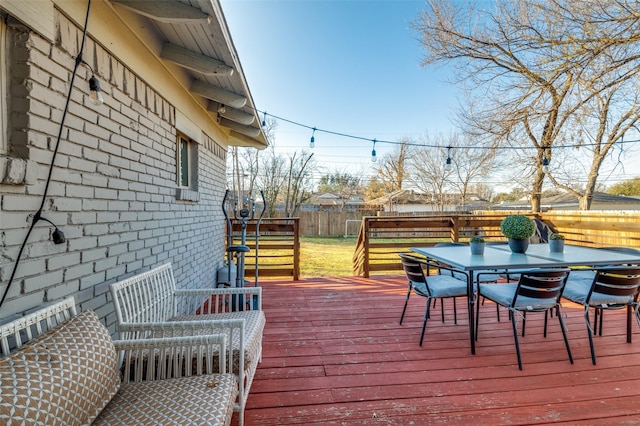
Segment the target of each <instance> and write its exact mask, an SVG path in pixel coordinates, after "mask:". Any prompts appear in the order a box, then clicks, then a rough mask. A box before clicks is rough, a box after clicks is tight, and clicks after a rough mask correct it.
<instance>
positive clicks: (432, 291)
mask: <svg viewBox="0 0 640 426" xmlns="http://www.w3.org/2000/svg"><path fill="white" fill-rule="evenodd" d="M399 256H400V259H401V261H402V269H403V270H404V272H405V274H406V276H407V281H408V289H407V297H406V299H405V302H404V308H403V309H402V315H401V316H400V324H402V321H403V319H404V314H405V312H406V310H407V305H408V303H409V297H410V296H411V293H412V292H415V294H417V295H418V296H421V297H425V298H426V309H425V313H424V322H423V323H422V334H421V335H420V346H422V342H423V340H424V332H425V329H426V328H427V320H428V319H429V318H430V314H431V299H435V300H437V299H447V298H453V300H454V304H453V312H454V323H455V324H457V323H458V319H457V315H456V305H455V298H456V297H466V296H467V281H466V280H464V281H463V280H459V279H457V278H454V277H452V276H450V275H443V274H437V275H429V271H430V270H431V268H438V269H448V268H445V267H443V266H441V265H438V264H436V263H435V262H433V261H430V260H428V259H419V258H416V257H414V256H410V255H407V254H404V253H400V254H399ZM425 269H426V271H427V274H426V275H425ZM442 322H444V308H443V309H442Z"/></svg>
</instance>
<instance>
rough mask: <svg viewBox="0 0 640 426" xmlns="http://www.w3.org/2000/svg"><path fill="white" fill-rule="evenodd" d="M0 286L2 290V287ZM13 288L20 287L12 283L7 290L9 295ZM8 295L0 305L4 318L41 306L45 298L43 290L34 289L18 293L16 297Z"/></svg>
mask: <svg viewBox="0 0 640 426" xmlns="http://www.w3.org/2000/svg"><path fill="white" fill-rule="evenodd" d="M14 286H15V287H14ZM0 288H1V289H2V291H3V292H4V288H3V287H0ZM15 288H18V289H19V288H20V287H19V286H16V285H15V283H14V284H13V286H12V288H11V290H9V295H11V294H12V293H13V291H14V289H15ZM9 295H8V296H7V299H6V300H5V302H4V304H3V305H2V315H3V317H4V318H10V317H12V316H14V315H17V314H22V313H23V312H28V311H33V310H35V309H38V308H42V305H43V304H44V300H45V292H44V290H40V291H35V292H33V293H30V294H20V295H19V296H18V297H10V296H9ZM4 322H5V321H4V320H3V321H2V323H4Z"/></svg>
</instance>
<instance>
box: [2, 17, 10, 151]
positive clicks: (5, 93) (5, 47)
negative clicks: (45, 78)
mask: <svg viewBox="0 0 640 426" xmlns="http://www.w3.org/2000/svg"><path fill="white" fill-rule="evenodd" d="M0 18H3V15H2V14H0ZM8 56H9V29H8V26H7V23H6V22H5V20H4V19H0V154H6V153H8V151H9V83H8V80H9V77H8V74H9V59H8Z"/></svg>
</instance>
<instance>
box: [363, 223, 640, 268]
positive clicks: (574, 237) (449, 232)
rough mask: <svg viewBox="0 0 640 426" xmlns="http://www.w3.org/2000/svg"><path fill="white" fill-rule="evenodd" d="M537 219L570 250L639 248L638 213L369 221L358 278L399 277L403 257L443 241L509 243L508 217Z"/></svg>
mask: <svg viewBox="0 0 640 426" xmlns="http://www.w3.org/2000/svg"><path fill="white" fill-rule="evenodd" d="M515 213H521V214H526V215H528V216H529V217H531V218H537V219H540V220H541V221H543V222H545V223H546V224H548V225H550V226H551V227H552V228H553V229H554V230H556V231H557V232H561V233H563V234H565V236H566V243H567V244H574V245H582V246H587V247H616V246H625V247H637V248H640V214H638V212H635V211H629V212H608V211H597V212H594V211H552V212H544V213H536V214H532V213H530V212H513V211H509V212H475V213H473V214H468V213H467V214H433V215H428V216H419V217H365V218H363V219H362V224H361V226H360V233H359V234H358V240H357V243H356V247H355V251H354V255H353V271H354V274H355V275H361V276H363V277H365V278H368V277H369V275H370V273H371V272H388V271H400V268H401V265H400V262H399V261H398V253H403V252H407V251H408V249H409V247H412V246H432V245H434V244H436V243H438V242H442V241H461V242H466V241H468V240H469V238H471V237H472V236H473V235H478V234H479V235H483V236H484V237H485V239H486V240H487V241H505V238H504V236H503V235H502V233H501V232H500V222H501V221H502V219H504V217H505V216H507V215H509V214H515Z"/></svg>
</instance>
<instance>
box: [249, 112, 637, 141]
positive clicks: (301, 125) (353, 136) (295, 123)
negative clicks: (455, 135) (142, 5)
mask: <svg viewBox="0 0 640 426" xmlns="http://www.w3.org/2000/svg"><path fill="white" fill-rule="evenodd" d="M250 108H252V109H253V110H254V111H255V112H256V113H258V114H262V115H263V119H262V125H263V126H265V125H266V119H267V116H271V117H273V118H275V119H276V120H280V121H284V122H286V123H289V124H293V125H294V126H298V127H304V128H305V129H309V130H312V131H313V133H314V134H315V132H319V133H326V134H330V135H335V136H341V137H344V138H350V139H357V140H361V141H368V142H374V141H375V142H377V143H384V144H390V145H409V146H419V147H424V148H446V149H450V148H453V147H449V146H443V145H437V144H428V143H417V142H400V141H388V140H384V139H371V138H366V137H364V136H356V135H351V134H348V133H342V132H335V131H332V130H326V129H321V128H318V127H316V126H308V125H306V124H303V123H299V122H296V121H293V120H289V119H287V118H283V117H278V116H277V115H273V114H269V113H267V112H266V111H260V110H259V109H257V108H253V107H250ZM632 127H634V128H635V129H636V130H638V128H637V127H636V126H635V125H634V126H632ZM638 131H639V132H640V130H638ZM636 142H640V139H634V140H624V138H623V139H622V140H620V141H617V142H616V143H619V144H626V143H636ZM597 145H598V144H597V143H595V142H594V143H590V144H573V145H554V146H553V147H536V146H525V147H522V146H501V147H497V149H535V150H539V149H543V150H547V149H551V148H554V149H555V148H581V147H583V146H597ZM455 148H456V149H476V148H478V147H477V146H472V145H469V146H464V145H463V146H456V147H455Z"/></svg>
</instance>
